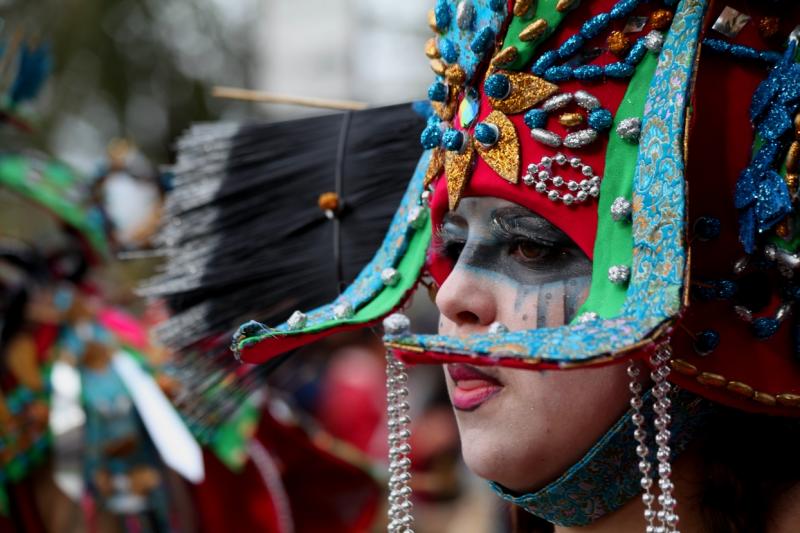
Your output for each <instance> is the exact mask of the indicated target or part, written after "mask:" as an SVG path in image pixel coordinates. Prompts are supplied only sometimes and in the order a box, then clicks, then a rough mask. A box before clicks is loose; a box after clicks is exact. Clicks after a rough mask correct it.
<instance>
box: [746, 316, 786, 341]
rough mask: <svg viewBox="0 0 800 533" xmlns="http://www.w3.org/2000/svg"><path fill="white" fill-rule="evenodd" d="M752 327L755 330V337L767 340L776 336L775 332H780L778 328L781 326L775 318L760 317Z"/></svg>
mask: <svg viewBox="0 0 800 533" xmlns="http://www.w3.org/2000/svg"><path fill="white" fill-rule="evenodd" d="M750 326H751V328H752V330H753V335H755V336H756V338H758V339H766V338H769V337H772V336H773V335H775V332H776V331H778V326H780V323H779V322H778V321H777V320H775V319H774V318H770V317H759V318H756V319H754V320H753V323H752V324H751V325H750Z"/></svg>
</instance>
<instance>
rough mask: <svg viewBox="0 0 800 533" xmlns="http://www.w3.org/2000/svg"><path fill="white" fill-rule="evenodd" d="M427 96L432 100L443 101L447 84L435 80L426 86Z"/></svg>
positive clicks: (445, 97)
mask: <svg viewBox="0 0 800 533" xmlns="http://www.w3.org/2000/svg"><path fill="white" fill-rule="evenodd" d="M428 98H430V99H431V100H433V101H434V102H444V101H445V100H447V85H445V84H444V83H442V82H440V81H435V82H433V83H432V84H431V86H430V87H428Z"/></svg>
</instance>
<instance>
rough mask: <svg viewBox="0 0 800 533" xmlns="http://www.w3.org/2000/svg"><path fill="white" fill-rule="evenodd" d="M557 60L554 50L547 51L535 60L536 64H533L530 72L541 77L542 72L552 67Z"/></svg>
mask: <svg viewBox="0 0 800 533" xmlns="http://www.w3.org/2000/svg"><path fill="white" fill-rule="evenodd" d="M557 60H558V52H556V51H555V50H548V51H547V52H545V53H543V54H542V55H541V56H539V59H537V60H536V63H534V64H533V67H532V68H531V72H533V73H534V74H536V75H537V76H542V75H543V74H544V72H545V71H546V70H547V69H549V68H550V67H552V66H553V65H554V64H555V62H556V61H557Z"/></svg>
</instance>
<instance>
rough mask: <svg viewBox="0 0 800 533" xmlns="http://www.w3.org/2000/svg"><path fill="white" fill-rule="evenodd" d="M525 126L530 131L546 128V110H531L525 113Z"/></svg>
mask: <svg viewBox="0 0 800 533" xmlns="http://www.w3.org/2000/svg"><path fill="white" fill-rule="evenodd" d="M525 125H526V126H528V127H529V128H530V129H534V128H544V127H545V126H546V125H547V112H546V111H545V110H544V109H531V110H530V111H528V112H527V113H525Z"/></svg>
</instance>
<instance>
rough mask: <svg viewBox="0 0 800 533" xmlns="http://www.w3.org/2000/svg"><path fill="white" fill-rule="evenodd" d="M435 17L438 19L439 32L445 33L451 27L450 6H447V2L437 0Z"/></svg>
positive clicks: (445, 0)
mask: <svg viewBox="0 0 800 533" xmlns="http://www.w3.org/2000/svg"><path fill="white" fill-rule="evenodd" d="M434 15H435V18H436V27H437V28H439V31H442V32H443V31H445V30H446V29H447V27H448V26H449V25H450V17H451V15H450V6H449V5H448V4H447V0H437V1H436V8H435V10H434Z"/></svg>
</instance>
